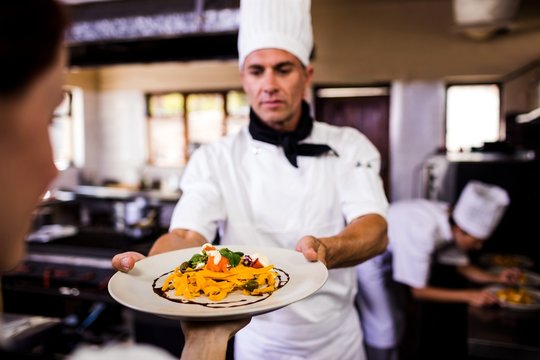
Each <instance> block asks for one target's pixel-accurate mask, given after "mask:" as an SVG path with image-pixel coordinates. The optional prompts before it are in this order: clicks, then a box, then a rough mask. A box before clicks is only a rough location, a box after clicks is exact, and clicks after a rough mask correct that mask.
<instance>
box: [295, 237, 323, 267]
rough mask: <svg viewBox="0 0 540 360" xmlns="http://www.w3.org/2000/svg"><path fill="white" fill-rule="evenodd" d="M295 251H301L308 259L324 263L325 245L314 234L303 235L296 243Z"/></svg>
mask: <svg viewBox="0 0 540 360" xmlns="http://www.w3.org/2000/svg"><path fill="white" fill-rule="evenodd" d="M296 251H298V252H301V253H302V254H303V255H304V257H305V258H306V259H307V260H309V261H317V260H318V261H321V262H322V263H323V264H325V265H326V246H324V244H323V243H322V242H321V241H320V240H319V239H317V238H316V237H314V236H304V237H303V238H301V239H300V240H299V241H298V243H297V244H296Z"/></svg>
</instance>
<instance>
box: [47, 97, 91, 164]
mask: <svg viewBox="0 0 540 360" xmlns="http://www.w3.org/2000/svg"><path fill="white" fill-rule="evenodd" d="M83 123H84V109H83V95H82V90H81V89H80V88H76V87H70V88H67V89H65V90H64V99H63V101H62V103H61V104H60V105H59V106H58V107H57V108H56V110H55V111H54V114H53V118H52V121H51V124H50V126H49V134H50V137H51V146H52V149H53V156H54V164H55V165H56V168H57V169H58V170H60V171H62V170H65V169H67V168H68V167H69V166H71V165H75V166H77V167H82V166H83V165H84V124H83Z"/></svg>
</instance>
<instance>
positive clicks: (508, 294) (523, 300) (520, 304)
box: [490, 286, 540, 311]
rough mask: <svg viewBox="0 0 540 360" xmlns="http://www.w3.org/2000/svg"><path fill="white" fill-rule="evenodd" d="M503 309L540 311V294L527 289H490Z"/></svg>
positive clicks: (508, 287)
mask: <svg viewBox="0 0 540 360" xmlns="http://www.w3.org/2000/svg"><path fill="white" fill-rule="evenodd" d="M490 291H492V292H493V293H494V294H495V295H496V296H497V299H499V303H500V305H501V306H502V307H504V308H508V309H512V310H525V311H529V310H540V292H538V291H537V290H535V289H532V288H527V287H511V286H494V287H491V288H490Z"/></svg>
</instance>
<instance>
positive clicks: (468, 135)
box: [446, 84, 500, 152]
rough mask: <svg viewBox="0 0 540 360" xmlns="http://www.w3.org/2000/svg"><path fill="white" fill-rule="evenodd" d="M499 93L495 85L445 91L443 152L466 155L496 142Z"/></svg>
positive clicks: (466, 86) (497, 138)
mask: <svg viewBox="0 0 540 360" xmlns="http://www.w3.org/2000/svg"><path fill="white" fill-rule="evenodd" d="M499 130H500V90H499V86H498V85H496V84H486V85H453V86H449V87H448V89H447V90H446V149H447V150H448V151H449V152H457V151H468V150H470V149H472V148H473V147H480V146H482V145H483V144H484V143H485V142H493V141H497V140H499Z"/></svg>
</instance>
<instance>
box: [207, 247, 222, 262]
mask: <svg viewBox="0 0 540 360" xmlns="http://www.w3.org/2000/svg"><path fill="white" fill-rule="evenodd" d="M206 253H207V254H208V257H210V256H213V257H214V265H217V264H219V262H220V261H221V254H220V253H219V251H217V250H210V251H207V252H206Z"/></svg>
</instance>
